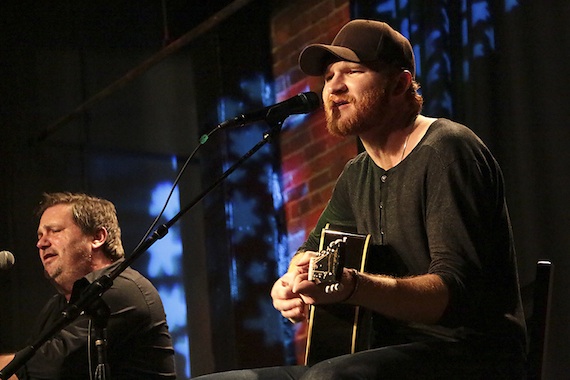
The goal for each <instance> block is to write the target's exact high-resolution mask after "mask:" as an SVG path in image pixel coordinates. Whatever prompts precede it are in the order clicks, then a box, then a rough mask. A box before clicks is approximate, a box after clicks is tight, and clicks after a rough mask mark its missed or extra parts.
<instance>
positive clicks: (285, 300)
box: [271, 271, 307, 323]
mask: <svg viewBox="0 0 570 380" xmlns="http://www.w3.org/2000/svg"><path fill="white" fill-rule="evenodd" d="M296 275H297V273H296V272H295V271H291V272H287V273H285V274H284V275H283V276H282V277H281V278H279V279H278V280H277V281H275V284H273V288H272V289H271V298H272V299H273V307H274V308H275V309H277V310H279V311H280V312H281V315H283V316H284V317H285V318H287V319H288V320H290V321H291V322H293V323H296V322H301V321H303V320H305V319H307V313H306V310H307V307H306V305H305V303H304V302H303V300H302V299H301V297H300V296H299V294H295V293H293V290H292V289H293V283H294V281H295V276H296Z"/></svg>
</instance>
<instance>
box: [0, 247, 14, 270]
mask: <svg viewBox="0 0 570 380" xmlns="http://www.w3.org/2000/svg"><path fill="white" fill-rule="evenodd" d="M15 261H16V260H15V259H14V255H13V254H12V252H8V251H1V252H0V270H7V269H10V268H12V266H13V265H14V262H15Z"/></svg>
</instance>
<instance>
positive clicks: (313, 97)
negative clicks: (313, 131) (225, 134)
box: [217, 92, 320, 129]
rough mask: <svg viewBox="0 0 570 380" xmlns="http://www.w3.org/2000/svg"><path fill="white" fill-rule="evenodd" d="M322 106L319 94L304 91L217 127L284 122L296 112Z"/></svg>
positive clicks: (312, 109)
mask: <svg viewBox="0 0 570 380" xmlns="http://www.w3.org/2000/svg"><path fill="white" fill-rule="evenodd" d="M319 106H320V100H319V96H318V95H317V94H315V93H314V92H302V93H300V94H298V95H295V96H293V97H292V98H289V99H287V100H284V101H282V102H281V103H277V104H274V105H272V106H268V107H265V108H262V109H259V110H257V111H253V112H249V113H245V114H241V115H239V116H236V117H235V118H233V119H229V120H226V121H224V122H222V123H220V124H218V127H217V129H225V128H233V127H243V126H244V125H246V124H250V123H255V122H256V121H261V120H265V121H266V122H267V123H269V124H270V125H272V124H275V123H280V122H283V121H284V120H285V119H286V118H288V117H289V116H291V115H295V114H302V113H309V112H312V111H314V110H316V109H317V108H319Z"/></svg>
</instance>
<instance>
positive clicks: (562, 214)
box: [351, 0, 570, 379]
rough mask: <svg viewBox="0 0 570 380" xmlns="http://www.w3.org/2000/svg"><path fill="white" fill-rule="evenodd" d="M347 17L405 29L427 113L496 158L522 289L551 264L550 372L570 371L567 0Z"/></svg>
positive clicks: (366, 5)
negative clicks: (463, 128)
mask: <svg viewBox="0 0 570 380" xmlns="http://www.w3.org/2000/svg"><path fill="white" fill-rule="evenodd" d="M351 11H352V17H353V18H372V19H377V20H381V21H385V22H388V23H389V24H391V25H392V26H393V27H395V28H396V29H398V30H400V31H401V32H402V33H403V34H404V35H406V36H407V37H409V38H410V39H411V41H412V44H413V45H414V48H415V53H416V58H417V60H418V66H419V69H418V80H419V82H420V84H421V85H422V93H423V95H424V97H425V100H426V103H425V108H424V113H425V114H428V115H430V116H438V117H448V118H452V119H455V120H456V121H459V122H461V123H464V124H466V125H467V126H469V127H470V128H471V129H473V130H474V131H475V132H476V133H477V134H478V135H479V136H480V137H481V138H482V139H483V140H484V141H485V143H486V144H487V145H488V146H489V147H490V148H491V150H492V151H493V152H494V154H495V156H496V157H497V159H498V161H499V163H500V164H501V166H502V169H503V172H504V176H505V180H506V186H507V196H508V202H509V208H510V213H511V218H512V223H513V228H514V233H515V238H516V243H517V251H518V262H519V269H520V280H521V285H522V288H523V292H524V293H523V297H524V296H525V295H526V292H527V288H530V287H531V286H532V281H533V278H534V270H535V264H536V261H537V260H539V259H548V260H552V262H553V263H554V265H555V274H554V288H553V295H552V296H553V298H552V310H551V316H550V331H549V334H548V345H547V357H546V363H545V367H546V368H545V370H546V375H547V378H552V379H560V378H565V377H566V376H567V374H568V373H570V360H569V359H570V357H569V356H570V354H569V349H568V347H569V343H570V323H569V322H570V320H569V319H570V318H569V316H570V301H569V299H568V297H567V295H566V289H567V288H568V286H569V285H570V280H569V276H567V275H566V273H567V271H568V267H569V265H570V255H569V252H570V238H569V234H568V233H567V230H568V229H569V228H570V217H569V212H570V210H569V207H568V205H569V195H570V191H569V188H570V170H569V169H568V167H569V165H570V152H569V150H568V149H567V145H568V143H570V130H569V128H568V126H567V124H568V120H569V118H570V113H569V107H568V106H567V105H566V101H567V94H568V90H567V89H568V86H569V85H570V79H569V75H568V73H567V72H566V70H565V66H566V64H567V62H568V60H569V58H570V57H569V53H568V52H569V50H570V41H569V36H570V27H569V25H568V22H567V20H568V19H569V17H570V3H568V2H567V1H562V0H558V1H556V0H554V1H553V0H547V1H538V0H536V1H515V0H511V1H509V0H505V1H474V0H462V1H430V2H425V1H398V0H388V1H381V0H376V1H372V0H369V1H364V0H360V1H359V0H354V1H352V3H351Z"/></svg>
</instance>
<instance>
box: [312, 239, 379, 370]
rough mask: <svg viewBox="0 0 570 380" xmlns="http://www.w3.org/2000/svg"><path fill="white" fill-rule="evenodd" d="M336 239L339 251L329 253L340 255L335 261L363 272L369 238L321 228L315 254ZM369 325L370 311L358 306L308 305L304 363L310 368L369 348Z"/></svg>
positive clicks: (323, 250) (325, 248)
mask: <svg viewBox="0 0 570 380" xmlns="http://www.w3.org/2000/svg"><path fill="white" fill-rule="evenodd" d="M339 239H342V246H341V249H337V250H335V252H333V254H340V255H342V256H343V257H339V258H338V261H340V262H341V263H342V264H343V265H344V267H347V268H355V269H357V270H358V271H364V270H365V266H366V255H367V252H368V245H369V242H370V235H361V234H353V233H346V232H340V231H335V230H331V229H327V228H325V229H323V232H322V234H321V241H320V247H319V251H320V252H325V250H327V247H328V246H329V245H330V244H331V243H332V244H334V243H335V242H337V241H338V240H339ZM323 261H325V260H323ZM329 261H333V260H329ZM341 269H342V268H341ZM340 273H342V271H340ZM370 326H371V315H370V312H368V311H366V310H365V309H363V308H360V307H358V306H353V305H347V304H331V305H318V306H311V307H310V314H309V327H308V332H307V335H308V337H307V348H306V352H305V364H307V365H313V364H315V363H318V362H320V361H323V360H326V359H330V358H332V357H335V356H340V355H344V354H350V353H354V352H357V351H361V350H365V349H367V348H369V346H370V345H369V338H370V328H371V327H370Z"/></svg>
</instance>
